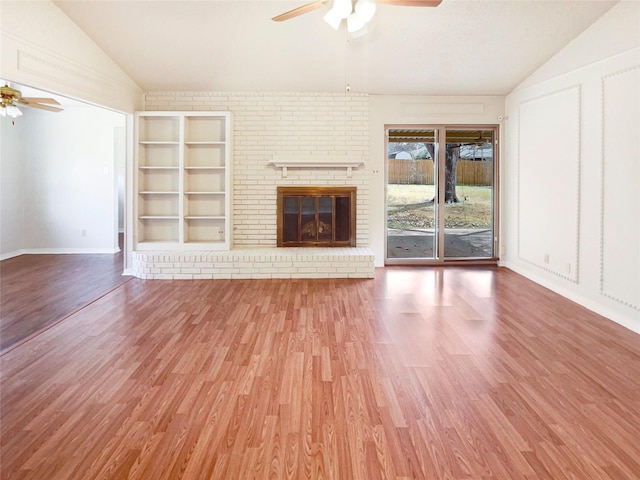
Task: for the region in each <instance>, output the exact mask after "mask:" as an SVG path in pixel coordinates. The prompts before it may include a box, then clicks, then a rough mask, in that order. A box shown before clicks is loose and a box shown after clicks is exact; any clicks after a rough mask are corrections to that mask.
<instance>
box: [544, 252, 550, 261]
mask: <svg viewBox="0 0 640 480" xmlns="http://www.w3.org/2000/svg"><path fill="white" fill-rule="evenodd" d="M544 263H549V254H548V253H545V254H544Z"/></svg>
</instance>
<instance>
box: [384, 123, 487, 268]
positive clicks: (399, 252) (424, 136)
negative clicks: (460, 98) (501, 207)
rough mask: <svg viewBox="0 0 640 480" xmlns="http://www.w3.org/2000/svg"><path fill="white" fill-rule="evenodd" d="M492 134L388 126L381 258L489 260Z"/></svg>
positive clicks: (479, 130) (394, 260)
mask: <svg viewBox="0 0 640 480" xmlns="http://www.w3.org/2000/svg"><path fill="white" fill-rule="evenodd" d="M496 135H497V129H496V128H495V127H485V126H480V127H464V128H462V127H445V126H439V127H433V128H388V129H387V144H386V149H387V195H386V200H387V202H386V218H387V237H386V263H387V264H412V263H445V262H447V261H464V260H467V261H475V262H478V261H493V260H495V258H496V254H495V250H496V245H497V238H496V234H495V232H496V225H495V221H494V219H495V212H496V194H495V193H496V188H495V187H496V186H495V185H494V183H495V177H496V175H495V172H496V164H497V159H496V148H495V147H496V145H497V141H496V140H497V138H496Z"/></svg>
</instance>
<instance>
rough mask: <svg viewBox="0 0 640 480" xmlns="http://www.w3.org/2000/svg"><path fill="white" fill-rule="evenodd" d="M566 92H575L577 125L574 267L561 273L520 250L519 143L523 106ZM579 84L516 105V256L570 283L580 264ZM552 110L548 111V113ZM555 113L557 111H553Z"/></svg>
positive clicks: (521, 181) (520, 189)
mask: <svg viewBox="0 0 640 480" xmlns="http://www.w3.org/2000/svg"><path fill="white" fill-rule="evenodd" d="M567 93H575V94H576V98H577V100H576V104H575V112H574V114H575V121H576V126H577V137H576V139H575V141H576V151H575V161H576V172H575V175H576V176H575V210H574V212H573V214H574V215H575V225H576V228H575V232H574V235H573V266H574V268H573V269H572V271H571V272H570V273H562V272H561V271H558V270H557V269H553V268H551V267H550V266H549V265H548V264H544V263H540V262H538V261H537V260H536V259H533V258H527V257H525V256H524V255H523V252H522V251H521V244H522V241H521V240H522V239H521V235H522V221H523V220H522V184H523V179H522V176H521V172H522V152H521V145H522V127H521V125H522V117H523V115H522V113H523V107H524V106H527V105H531V104H534V103H536V102H540V101H543V100H547V99H549V98H550V97H553V96H556V95H562V94H567ZM581 111H582V108H581V85H580V84H575V85H570V86H568V87H565V88H562V89H560V90H554V91H552V92H549V93H546V94H543V95H540V96H537V97H535V98H531V99H528V100H526V101H524V102H520V104H519V106H518V112H519V113H518V161H517V174H516V176H517V182H518V189H517V202H518V205H517V210H518V215H517V219H518V225H517V239H516V241H517V246H518V251H517V256H518V258H519V259H520V260H522V261H524V262H526V263H528V264H530V265H533V266H535V267H536V268H539V269H541V270H544V271H546V272H549V273H551V274H553V275H556V276H558V277H560V278H563V279H565V280H568V281H570V282H572V283H576V284H577V283H579V272H580V266H579V258H580V176H581V155H580V148H581V130H582V127H581ZM552 113H553V112H550V115H551V114H552ZM555 114H556V115H557V112H556V113H555Z"/></svg>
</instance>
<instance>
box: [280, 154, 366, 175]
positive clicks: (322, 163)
mask: <svg viewBox="0 0 640 480" xmlns="http://www.w3.org/2000/svg"><path fill="white" fill-rule="evenodd" d="M318 157H320V158H318ZM269 165H273V166H274V167H276V168H281V169H282V177H283V178H285V177H286V176H287V169H288V168H301V169H306V170H317V169H329V170H338V169H343V168H344V169H345V170H346V171H347V177H348V178H351V171H352V170H353V169H354V168H360V167H362V166H363V165H364V161H363V160H362V157H360V158H356V157H343V156H332V155H326V156H324V155H323V156H320V155H296V156H278V157H274V158H273V160H271V161H270V162H269Z"/></svg>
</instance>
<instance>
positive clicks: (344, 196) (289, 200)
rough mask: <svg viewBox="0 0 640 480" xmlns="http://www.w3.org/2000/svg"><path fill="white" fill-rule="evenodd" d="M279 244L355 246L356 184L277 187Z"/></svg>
mask: <svg viewBox="0 0 640 480" xmlns="http://www.w3.org/2000/svg"><path fill="white" fill-rule="evenodd" d="M277 220H278V246H279V247H355V246H356V234H355V230H356V187H324V186H322V187H321V186H309V187H278V207H277Z"/></svg>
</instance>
